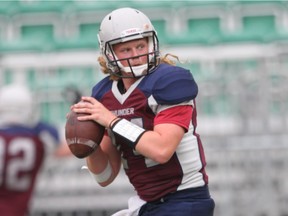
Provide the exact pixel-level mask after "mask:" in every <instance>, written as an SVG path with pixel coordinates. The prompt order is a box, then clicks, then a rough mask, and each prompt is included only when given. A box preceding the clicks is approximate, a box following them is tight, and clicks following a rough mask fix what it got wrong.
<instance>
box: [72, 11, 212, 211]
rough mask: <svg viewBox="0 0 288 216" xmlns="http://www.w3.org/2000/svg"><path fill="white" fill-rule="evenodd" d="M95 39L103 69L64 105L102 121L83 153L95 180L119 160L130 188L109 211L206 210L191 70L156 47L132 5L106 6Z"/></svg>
mask: <svg viewBox="0 0 288 216" xmlns="http://www.w3.org/2000/svg"><path fill="white" fill-rule="evenodd" d="M98 39H99V45H100V49H101V54H102V55H101V56H100V57H99V59H98V60H99V64H100V66H101V69H102V71H103V72H104V73H105V74H108V76H107V77H105V78H104V79H102V80H101V81H100V82H99V83H97V84H96V85H95V86H94V88H93V90H92V95H91V96H90V97H86V96H85V97H82V102H81V103H77V104H74V105H72V106H71V109H72V110H73V111H75V112H79V113H87V114H88V115H85V116H81V117H78V119H79V120H83V121H85V120H94V121H96V122H98V123H100V124H101V125H103V126H105V127H106V129H107V133H106V134H105V136H104V138H103V139H102V142H101V144H100V146H99V147H98V148H97V149H96V150H95V151H94V152H93V153H92V154H91V155H89V156H88V157H87V158H86V162H87V167H88V169H89V171H90V172H91V173H92V174H93V175H94V177H95V179H96V181H97V182H98V183H99V184H100V185H101V186H103V187H104V186H108V185H109V184H110V183H112V182H113V180H114V179H115V178H116V176H117V174H118V173H119V170H120V168H121V167H123V168H124V170H125V173H126V174H127V176H128V178H129V181H130V183H131V184H132V185H133V187H134V188H135V190H136V192H137V197H134V198H133V199H134V200H133V199H132V200H130V201H131V202H130V204H131V203H132V204H131V206H129V207H131V208H130V209H127V210H123V211H120V212H118V213H116V214H115V215H131V216H132V215H133V216H134V215H135V216H136V215H141V216H148V215H150V216H152V215H153V216H154V215H155V216H164V215H165V216H172V215H175V216H186V215H187V216H188V215H189V216H192V215H193V216H213V212H214V206H215V204H214V200H213V199H212V198H211V196H210V193H209V188H208V175H207V173H206V171H205V166H206V161H205V154H204V149H203V147H202V143H201V140H200V137H199V135H198V134H197V133H196V116H197V112H196V105H195V98H196V96H197V93H198V86H197V84H196V82H195V80H194V78H193V76H192V74H191V72H190V71H189V70H187V69H184V68H182V67H179V66H176V65H175V64H173V63H174V62H173V61H171V60H170V59H169V58H168V57H167V56H164V57H162V56H161V55H160V51H159V42H158V38H157V33H156V30H155V29H154V27H153V25H152V23H151V21H150V20H149V18H148V17H147V16H146V15H145V14H143V13H142V12H141V11H139V10H136V9H133V8H120V9H117V10H114V11H112V12H111V13H109V14H108V15H107V16H106V17H105V18H104V19H103V21H102V23H101V25H100V29H99V34H98ZM83 101H84V102H86V103H83ZM121 165H122V166H121ZM133 202H134V203H133ZM132 207H133V208H132Z"/></svg>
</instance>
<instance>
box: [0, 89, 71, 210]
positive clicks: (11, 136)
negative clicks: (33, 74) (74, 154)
mask: <svg viewBox="0 0 288 216" xmlns="http://www.w3.org/2000/svg"><path fill="white" fill-rule="evenodd" d="M60 142H61V139H60V137H59V134H58V131H57V129H56V128H55V127H54V126H51V125H48V124H47V123H44V122H41V121H39V120H38V115H37V107H36V106H35V104H34V103H33V97H32V95H31V93H30V91H29V90H28V89H27V88H26V87H24V86H22V85H16V84H12V85H7V86H4V87H2V88H1V89H0V214H1V215H3V216H4V215H5V216H24V215H26V214H27V212H28V210H29V202H30V200H31V196H32V194H33V189H34V187H35V183H36V178H37V175H38V173H39V171H40V169H41V166H42V163H43V161H44V159H45V158H46V156H47V155H48V154H49V153H52V152H54V153H55V154H56V155H61V156H67V155H70V151H69V149H68V148H67V145H66V144H65V143H63V144H62V145H60Z"/></svg>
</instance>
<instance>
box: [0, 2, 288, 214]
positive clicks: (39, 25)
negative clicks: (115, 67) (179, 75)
mask: <svg viewBox="0 0 288 216" xmlns="http://www.w3.org/2000/svg"><path fill="white" fill-rule="evenodd" d="M127 6H128V7H134V8H137V9H139V10H141V11H143V12H144V13H145V14H147V15H148V16H149V17H150V18H151V20H152V22H153V24H154V26H155V28H156V30H157V33H158V37H159V40H160V47H161V52H162V53H163V54H165V53H172V54H174V55H177V56H178V57H179V59H180V60H181V64H182V65H183V66H185V67H187V68H189V69H190V70H191V72H192V73H193V75H194V78H195V79H196V81H197V83H198V84H199V89H200V91H199V95H198V98H197V104H198V107H197V111H198V116H199V117H198V132H199V133H200V135H201V136H202V139H203V143H204V148H205V150H206V152H207V162H208V165H207V170H208V174H209V178H210V190H211V194H212V196H213V198H214V199H215V202H216V209H215V215H216V216H247V215H249V216H288V209H287V203H288V181H286V179H287V177H288V172H287V171H288V169H287V167H288V157H287V155H288V141H287V140H288V109H287V108H288V85H287V83H288V82H287V81H288V74H287V71H288V2H287V1H286V0H282V1H280V0H279V1H240V0H230V1H228V0H227V1H216V0H215V1H205V0H203V1H188V0H186V1H168V0H166V1H165V0H162V1H160V0H159V1H152V0H151V1H150V0H146V1H144V0H143V1H139V0H127V1H120V0H118V1H110V0H107V1H100V0H91V1H85V0H62V1H52V0H50V1H48V0H46V1H44V0H15V1H12V0H11V1H2V0H1V1H0V86H1V85H5V84H8V83H11V82H22V83H26V84H27V85H28V86H29V87H30V88H31V89H32V90H33V92H34V94H35V97H36V98H37V102H38V103H39V105H40V107H41V117H42V118H43V119H44V120H46V121H48V122H51V123H53V124H56V125H58V126H59V128H63V125H64V123H65V116H66V113H67V112H68V110H69V106H70V103H71V100H69V97H68V96H67V94H69V92H68V90H67V89H70V90H71V89H72V90H77V91H80V92H81V93H82V94H86V95H90V90H91V88H92V87H93V85H94V84H95V83H96V82H97V81H99V80H100V79H101V78H102V77H103V75H102V74H101V72H100V69H99V66H98V63H97V57H98V55H99V47H98V41H97V31H98V28H99V24H100V22H101V20H102V18H103V17H104V16H105V15H106V14H107V13H108V12H110V11H111V10H113V9H116V8H119V7H127ZM70 93H71V92H70ZM72 96H73V95H72ZM67 97H68V98H67ZM84 164H85V161H84V160H80V159H77V158H69V159H58V160H55V159H54V158H53V159H50V158H48V161H47V163H46V165H45V167H43V172H42V174H41V175H40V177H39V179H38V184H37V188H36V191H35V195H34V199H33V202H32V205H31V212H30V215H29V216H40V215H41V216H42V215H49V216H50V215H51V216H52V215H59V216H64V215H65V216H70V215H73V216H80V215H81V216H86V215H87V216H88V215H94V216H104V215H105V216H107V215H111V214H112V213H113V212H115V211H117V210H119V209H123V208H127V200H128V198H129V197H130V196H133V195H134V191H133V188H132V187H131V185H130V184H129V183H128V181H127V179H126V176H125V175H124V174H123V173H121V175H120V176H119V177H118V178H117V179H116V180H115V182H114V183H113V184H112V185H111V186H109V187H107V188H101V187H100V186H98V185H97V184H96V183H95V182H94V180H93V179H92V178H91V177H90V175H89V173H88V172H87V171H86V170H81V167H82V165H84Z"/></svg>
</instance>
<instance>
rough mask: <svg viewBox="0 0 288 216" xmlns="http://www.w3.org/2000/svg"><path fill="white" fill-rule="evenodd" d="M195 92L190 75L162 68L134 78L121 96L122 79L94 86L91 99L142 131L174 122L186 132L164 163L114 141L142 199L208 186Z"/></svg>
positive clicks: (153, 198) (131, 180)
mask: <svg viewBox="0 0 288 216" xmlns="http://www.w3.org/2000/svg"><path fill="white" fill-rule="evenodd" d="M197 92H198V88H197V85H196V83H195V81H194V79H193V77H192V75H191V73H190V72H189V71H187V70H185V69H183V68H180V67H175V66H170V65H166V64H161V65H160V66H159V67H158V68H157V70H156V71H155V72H153V73H152V74H150V75H148V76H145V77H142V78H140V79H139V80H137V81H136V82H135V83H134V84H133V85H132V86H131V87H130V88H129V89H128V91H127V92H124V93H123V92H122V93H121V81H112V80H109V78H104V79H103V80H102V81H100V82H99V83H98V84H97V85H96V86H95V87H94V88H93V92H92V96H93V97H95V98H96V99H97V100H99V101H100V102H102V103H103V104H104V105H105V106H106V107H107V108H108V109H109V110H111V111H112V112H114V113H115V114H116V115H117V116H119V117H121V118H125V119H127V120H129V121H131V122H133V123H135V124H137V125H138V126H140V127H143V128H144V129H146V130H153V127H154V125H155V124H160V123H175V124H177V125H179V126H181V127H183V128H185V130H186V134H185V135H184V137H183V139H182V140H181V143H180V144H179V145H178V147H177V149H176V152H175V153H174V155H173V156H172V158H171V159H170V160H169V161H168V162H167V163H165V164H158V163H157V162H155V161H153V160H152V159H150V158H146V157H144V156H143V155H141V154H139V153H138V152H137V151H135V150H133V149H132V148H131V147H129V146H128V145H127V143H125V140H124V139H121V138H117V139H116V142H115V145H116V146H117V148H118V149H119V151H120V152H121V155H122V161H123V167H124V169H125V172H126V174H127V176H128V178H129V180H130V182H131V183H132V185H133V186H134V187H135V190H136V191H137V193H138V195H139V196H140V198H142V199H143V200H145V201H153V200H157V199H159V198H161V197H163V196H164V195H166V194H168V193H173V192H175V191H177V190H183V189H187V188H193V187H199V186H203V185H205V184H207V176H206V174H205V169H204V168H205V158H204V153H203V149H202V146H201V142H200V139H199V136H197V134H196V133H195V128H196V110H195V106H194V99H195V97H196V95H197ZM193 108H194V110H193ZM167 133H169V131H167ZM151 145H153V144H152V143H151ZM167 145H169V143H167Z"/></svg>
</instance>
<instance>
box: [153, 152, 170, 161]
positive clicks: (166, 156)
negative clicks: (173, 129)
mask: <svg viewBox="0 0 288 216" xmlns="http://www.w3.org/2000/svg"><path fill="white" fill-rule="evenodd" d="M172 155H173V153H170V152H169V151H167V150H165V149H161V150H160V151H158V152H157V153H156V154H155V155H154V157H153V160H154V161H155V162H156V163H159V164H165V163H167V162H168V161H169V160H170V159H171V157H172Z"/></svg>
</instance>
